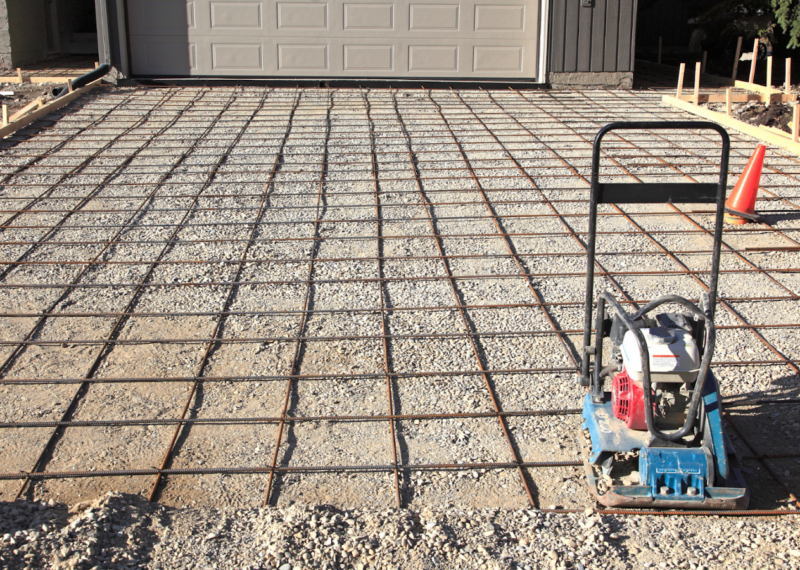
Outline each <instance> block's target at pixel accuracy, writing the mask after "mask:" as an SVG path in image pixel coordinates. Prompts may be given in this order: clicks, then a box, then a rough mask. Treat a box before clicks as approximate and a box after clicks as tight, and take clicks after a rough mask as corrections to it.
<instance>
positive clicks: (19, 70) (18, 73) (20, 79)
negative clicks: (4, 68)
mask: <svg viewBox="0 0 800 570" xmlns="http://www.w3.org/2000/svg"><path fill="white" fill-rule="evenodd" d="M17 83H20V84H22V70H21V69H20V68H19V67H18V68H17Z"/></svg>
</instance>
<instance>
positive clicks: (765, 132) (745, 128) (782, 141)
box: [661, 95, 800, 155]
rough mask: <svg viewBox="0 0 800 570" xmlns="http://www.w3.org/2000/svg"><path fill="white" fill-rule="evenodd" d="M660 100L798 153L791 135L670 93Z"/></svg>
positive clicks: (796, 144)
mask: <svg viewBox="0 0 800 570" xmlns="http://www.w3.org/2000/svg"><path fill="white" fill-rule="evenodd" d="M661 102H662V103H663V104H665V105H669V106H671V107H676V108H678V109H680V110H682V111H686V112H687V113H692V114H693V115H697V116H698V117H702V118H704V119H708V120H709V121H714V122H715V123H719V124H720V125H722V126H723V127H728V128H731V129H736V130H737V131H741V132H743V133H744V134H746V135H750V136H751V137H755V138H757V139H759V140H762V141H764V142H766V143H769V144H773V145H775V146H779V147H782V148H785V149H787V150H790V151H792V152H793V153H795V154H798V155H800V143H796V142H794V141H793V140H792V139H791V135H779V134H778V133H775V132H772V131H771V130H769V129H762V128H761V127H756V126H754V125H750V124H748V123H745V122H744V121H740V120H739V119H734V118H733V117H729V116H727V115H725V114H724V113H718V112H716V111H712V110H711V109H706V108H705V107H699V106H697V105H692V104H691V103H690V102H688V101H682V100H680V99H678V98H676V97H673V96H672V95H664V96H663V97H662V98H661Z"/></svg>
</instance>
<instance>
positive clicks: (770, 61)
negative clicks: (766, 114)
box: [764, 56, 772, 107]
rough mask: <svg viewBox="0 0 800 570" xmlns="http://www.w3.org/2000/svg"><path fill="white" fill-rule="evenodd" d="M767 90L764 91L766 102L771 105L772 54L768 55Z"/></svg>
mask: <svg viewBox="0 0 800 570" xmlns="http://www.w3.org/2000/svg"><path fill="white" fill-rule="evenodd" d="M766 87H767V91H766V93H764V104H765V105H766V106H767V107H769V103H770V99H772V97H770V95H771V94H772V56H769V57H767V85H766Z"/></svg>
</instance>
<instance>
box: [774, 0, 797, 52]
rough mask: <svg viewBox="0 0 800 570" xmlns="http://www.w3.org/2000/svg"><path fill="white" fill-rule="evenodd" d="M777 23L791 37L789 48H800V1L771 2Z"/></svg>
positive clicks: (775, 0)
mask: <svg viewBox="0 0 800 570" xmlns="http://www.w3.org/2000/svg"><path fill="white" fill-rule="evenodd" d="M770 2H771V4H772V9H773V10H774V12H775V21H776V23H777V24H778V25H779V26H780V27H781V29H782V30H783V33H785V34H787V35H788V36H789V43H788V44H787V45H786V47H787V48H789V49H791V48H796V47H800V0H770Z"/></svg>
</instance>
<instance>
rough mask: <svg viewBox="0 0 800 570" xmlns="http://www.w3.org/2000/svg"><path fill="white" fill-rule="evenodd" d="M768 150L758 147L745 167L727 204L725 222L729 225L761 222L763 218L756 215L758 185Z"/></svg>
mask: <svg viewBox="0 0 800 570" xmlns="http://www.w3.org/2000/svg"><path fill="white" fill-rule="evenodd" d="M766 150H767V147H765V146H764V145H763V144H760V145H758V146H757V147H756V150H755V152H753V156H751V157H750V160H749V161H748V162H747V166H745V167H744V172H742V175H741V176H740V177H739V180H738V182H736V186H734V187H733V192H731V195H730V196H729V197H728V201H727V202H725V221H726V222H728V223H729V224H737V225H741V224H746V223H747V221H748V220H751V221H753V222H760V221H761V216H759V215H758V214H756V212H755V208H756V197H757V195H758V184H759V182H760V181H761V167H762V166H763V165H764V153H765V151H766Z"/></svg>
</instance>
